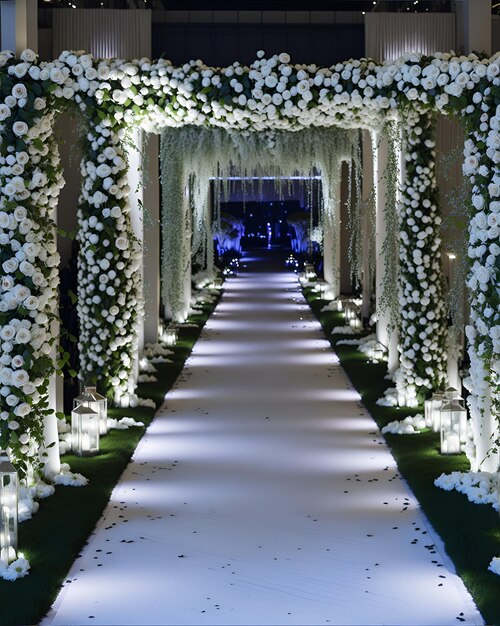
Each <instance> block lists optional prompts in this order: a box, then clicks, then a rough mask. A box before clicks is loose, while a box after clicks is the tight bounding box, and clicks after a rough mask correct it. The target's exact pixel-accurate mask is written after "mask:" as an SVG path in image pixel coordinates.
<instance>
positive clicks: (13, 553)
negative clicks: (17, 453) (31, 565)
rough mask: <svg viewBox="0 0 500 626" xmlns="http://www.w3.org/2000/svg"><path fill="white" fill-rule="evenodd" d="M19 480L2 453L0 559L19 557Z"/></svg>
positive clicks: (0, 464) (10, 559)
mask: <svg viewBox="0 0 500 626" xmlns="http://www.w3.org/2000/svg"><path fill="white" fill-rule="evenodd" d="M18 490H19V480H18V476H17V472H16V470H15V468H14V466H13V465H12V463H11V462H10V461H9V457H8V456H7V455H5V454H0V559H1V560H2V561H6V562H7V563H11V562H12V561H15V560H16V558H17V506H18V498H19V495H18V494H19V491H18Z"/></svg>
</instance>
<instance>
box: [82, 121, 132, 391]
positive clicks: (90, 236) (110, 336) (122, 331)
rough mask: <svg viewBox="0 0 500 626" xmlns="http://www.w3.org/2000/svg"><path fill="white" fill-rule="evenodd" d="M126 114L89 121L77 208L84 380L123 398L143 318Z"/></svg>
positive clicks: (128, 385) (128, 382)
mask: <svg viewBox="0 0 500 626" xmlns="http://www.w3.org/2000/svg"><path fill="white" fill-rule="evenodd" d="M121 117H123V115H122V116H121ZM121 117H120V116H115V117H114V118H113V119H111V118H104V119H103V118H102V115H99V114H98V113H97V112H95V111H93V112H92V116H91V117H90V119H89V120H88V123H89V128H88V133H87V136H86V145H85V156H84V158H83V160H82V175H83V186H82V194H81V197H80V206H79V209H78V220H79V225H80V230H79V232H78V241H79V243H80V248H79V256H78V301H79V306H78V315H79V322H80V340H79V351H80V355H81V372H80V377H81V379H82V380H83V381H84V382H85V383H86V384H96V383H98V386H99V387H100V388H101V389H103V390H109V391H113V392H114V399H115V401H116V402H120V398H121V397H122V396H127V395H128V394H129V393H130V380H131V375H132V372H133V369H134V357H135V355H136V353H137V348H138V323H139V320H140V319H141V318H142V315H143V301H142V281H141V274H140V272H139V271H138V268H139V264H140V259H141V258H142V251H141V248H140V244H139V242H138V240H137V238H136V237H135V235H134V232H133V229H132V224H131V218H130V205H129V203H128V195H129V193H130V188H129V186H128V184H127V160H126V150H125V146H124V141H125V139H126V130H125V127H124V126H123V125H122V123H121ZM108 233H109V235H108ZM98 242H99V244H100V245H99V246H96V244H97V243H98Z"/></svg>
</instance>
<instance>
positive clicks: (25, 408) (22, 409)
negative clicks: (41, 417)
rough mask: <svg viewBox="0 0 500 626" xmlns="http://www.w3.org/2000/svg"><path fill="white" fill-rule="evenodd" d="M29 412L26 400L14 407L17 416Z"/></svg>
mask: <svg viewBox="0 0 500 626" xmlns="http://www.w3.org/2000/svg"><path fill="white" fill-rule="evenodd" d="M30 412H31V407H30V405H29V404H28V403H27V402H22V403H21V404H20V405H19V406H17V407H16V408H15V409H14V413H15V414H16V415H17V416H19V417H25V416H26V415H28V414H29V413H30Z"/></svg>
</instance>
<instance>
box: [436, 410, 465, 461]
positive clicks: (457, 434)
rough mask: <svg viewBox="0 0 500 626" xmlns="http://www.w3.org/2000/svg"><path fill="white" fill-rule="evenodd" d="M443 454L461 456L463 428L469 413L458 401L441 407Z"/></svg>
mask: <svg viewBox="0 0 500 626" xmlns="http://www.w3.org/2000/svg"><path fill="white" fill-rule="evenodd" d="M440 413H441V454H460V452H461V450H460V444H461V441H462V426H463V424H464V416H465V419H466V416H467V411H466V410H465V409H464V407H463V406H462V405H461V404H460V402H458V401H457V400H450V401H449V402H443V405H442V407H441V411H440Z"/></svg>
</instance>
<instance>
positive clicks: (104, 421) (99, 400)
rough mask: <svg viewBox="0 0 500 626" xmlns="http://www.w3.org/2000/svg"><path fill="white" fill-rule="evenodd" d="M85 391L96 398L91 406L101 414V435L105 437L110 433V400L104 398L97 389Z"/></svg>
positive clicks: (87, 388) (89, 388)
mask: <svg viewBox="0 0 500 626" xmlns="http://www.w3.org/2000/svg"><path fill="white" fill-rule="evenodd" d="M85 391H86V392H87V393H89V394H90V395H91V396H93V397H94V400H93V401H92V402H91V403H90V405H89V406H90V408H91V409H92V410H93V411H95V412H96V413H99V433H100V434H101V435H105V434H106V433H107V432H108V399H107V398H106V397H105V396H102V395H101V394H100V393H99V392H98V391H97V389H96V387H85Z"/></svg>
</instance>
